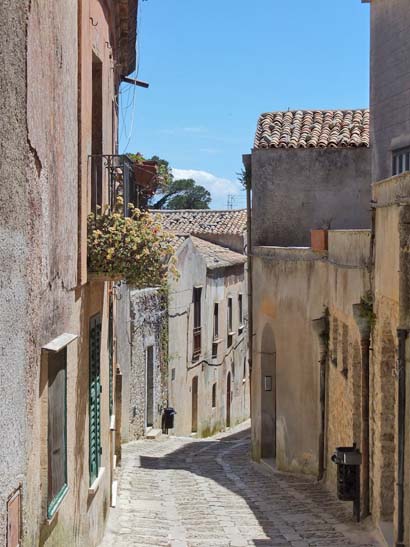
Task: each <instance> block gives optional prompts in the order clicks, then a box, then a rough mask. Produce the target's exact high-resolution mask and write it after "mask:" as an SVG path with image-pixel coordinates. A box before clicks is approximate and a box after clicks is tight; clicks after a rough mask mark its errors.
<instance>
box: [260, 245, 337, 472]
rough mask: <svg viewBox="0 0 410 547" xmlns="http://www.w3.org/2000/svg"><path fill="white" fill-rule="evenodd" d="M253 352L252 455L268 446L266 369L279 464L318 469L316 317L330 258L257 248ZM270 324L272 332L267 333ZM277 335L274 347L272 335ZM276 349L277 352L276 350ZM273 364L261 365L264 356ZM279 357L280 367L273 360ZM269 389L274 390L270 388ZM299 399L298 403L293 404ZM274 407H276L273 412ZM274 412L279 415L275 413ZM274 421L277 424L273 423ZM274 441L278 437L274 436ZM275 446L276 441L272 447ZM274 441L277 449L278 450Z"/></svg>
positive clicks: (321, 305)
mask: <svg viewBox="0 0 410 547" xmlns="http://www.w3.org/2000/svg"><path fill="white" fill-rule="evenodd" d="M254 255H255V258H254V260H253V277H254V286H253V287H254V293H253V302H254V332H255V333H256V336H255V338H254V355H253V370H252V390H253V393H252V401H253V404H254V405H255V406H256V408H255V406H254V408H253V412H252V420H253V421H252V436H253V456H254V458H256V459H259V458H261V457H262V456H270V457H272V455H273V453H272V452H264V450H266V449H264V450H263V447H264V446H266V438H264V437H266V435H269V434H270V427H269V425H268V424H267V419H268V416H266V415H265V416H264V408H263V406H262V407H259V405H260V404H261V403H260V402H261V401H262V400H263V397H264V391H265V386H264V377H263V376H264V375H267V376H273V377H275V376H276V389H275V386H274V388H273V390H274V391H273V393H272V397H273V398H275V394H276V405H274V409H273V411H274V417H273V420H272V421H273V424H275V422H276V428H275V429H276V462H277V465H278V468H279V469H281V470H288V471H300V472H304V473H310V474H316V473H317V470H318V442H319V440H318V439H319V365H318V362H319V360H320V354H319V343H318V340H317V337H316V335H315V334H314V333H313V328H312V320H314V319H318V318H320V317H322V316H323V313H324V304H325V302H324V299H323V294H324V292H325V291H326V287H327V271H326V264H324V263H323V261H322V260H321V256H320V255H315V254H314V253H312V252H311V251H309V250H300V251H291V250H288V249H281V248H266V247H265V248H254ZM266 329H269V333H270V334H269V337H264V336H263V334H264V332H266ZM270 337H271V338H273V340H274V351H273V347H271V345H270V344H269V338H270ZM272 353H274V355H272ZM266 355H269V356H270V362H271V363H272V365H271V369H270V370H269V369H266V368H265V371H262V367H263V364H264V363H263V360H264V356H266ZM274 361H276V370H275V366H274V364H273V363H274ZM269 394H270V393H269ZM296 402H297V404H295V403H296ZM275 408H276V413H275ZM275 414H276V416H275ZM273 427H275V426H274V425H273ZM272 442H273V443H274V438H272ZM271 448H272V447H271ZM274 448H275V447H273V451H274Z"/></svg>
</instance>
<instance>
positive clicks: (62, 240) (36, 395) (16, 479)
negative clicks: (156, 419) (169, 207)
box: [0, 0, 137, 546]
mask: <svg viewBox="0 0 410 547" xmlns="http://www.w3.org/2000/svg"><path fill="white" fill-rule="evenodd" d="M136 9H137V2H136V1H128V0H122V1H120V2H100V1H97V0H90V1H88V0H81V1H78V2H70V3H66V2H58V1H57V2H52V3H50V2H45V3H44V2H40V3H32V2H28V1H27V2H25V1H24V2H19V3H18V5H17V4H15V3H12V2H3V3H2V5H1V8H0V12H1V17H2V20H3V21H6V22H8V24H6V25H5V32H4V33H3V34H2V38H1V54H0V55H1V57H2V67H4V70H5V71H6V74H3V75H2V76H3V77H2V78H1V80H2V84H1V85H2V94H3V99H4V100H3V101H2V106H1V120H2V122H3V123H4V124H5V125H2V129H1V130H2V134H1V142H2V150H3V151H4V155H3V160H2V162H1V167H0V177H1V192H0V203H1V205H0V207H1V218H2V223H1V238H0V241H1V242H0V249H1V254H2V257H3V261H2V263H3V269H2V274H1V280H2V282H1V293H2V301H4V303H5V307H4V313H3V315H2V320H1V323H2V324H1V328H0V337H1V347H2V348H3V349H2V358H1V360H0V376H1V378H2V381H1V384H0V391H1V397H0V401H1V402H0V405H1V409H0V410H1V412H0V414H1V418H0V421H1V430H2V435H3V440H2V442H1V443H0V445H1V448H0V461H1V463H0V544H1V545H10V546H11V545H13V546H14V545H17V544H18V543H20V544H21V545H27V546H29V545H30V546H31V545H90V546H92V545H96V544H97V543H98V542H99V540H100V538H101V536H102V534H103V530H104V523H105V519H106V517H107V514H108V511H109V506H110V503H111V485H112V468H113V461H114V447H115V442H114V433H113V431H112V429H113V427H114V421H113V419H112V416H113V415H114V414H115V411H114V400H113V393H114V389H115V386H114V384H115V377H114V373H113V371H114V360H115V356H114V352H113V348H114V344H113V336H112V333H113V321H114V319H115V311H114V309H113V304H112V298H111V296H110V284H109V283H108V282H102V281H99V280H93V279H91V278H90V277H89V276H88V272H87V215H88V213H89V212H90V210H92V208H93V207H95V206H96V205H97V204H100V205H103V204H104V203H106V202H108V200H109V188H108V183H107V180H108V177H107V174H106V173H105V172H104V170H103V169H102V168H100V167H99V166H98V162H95V161H94V160H93V159H92V158H91V156H93V155H94V156H99V155H101V154H115V153H116V147H117V136H116V135H117V108H116V104H117V97H118V89H119V84H120V79H121V76H122V75H125V74H128V73H129V72H131V71H132V70H133V69H134V66H135V32H136ZM6 82H7V84H6ZM11 135H12V137H11ZM93 171H94V176H93ZM95 173H97V175H95ZM17 212H18V213H17Z"/></svg>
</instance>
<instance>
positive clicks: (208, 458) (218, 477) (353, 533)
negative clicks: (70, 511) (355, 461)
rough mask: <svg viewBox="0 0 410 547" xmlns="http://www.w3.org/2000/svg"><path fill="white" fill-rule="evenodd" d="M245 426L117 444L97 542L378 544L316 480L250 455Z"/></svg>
mask: <svg viewBox="0 0 410 547" xmlns="http://www.w3.org/2000/svg"><path fill="white" fill-rule="evenodd" d="M249 442H250V439H249V429H242V430H239V431H236V432H231V433H230V434H224V435H220V436H217V437H213V438H211V439H206V440H193V439H188V438H172V437H171V438H166V437H163V438H162V439H160V440H158V441H149V440H144V441H137V442H133V443H130V444H128V445H126V446H124V448H123V460H122V470H121V475H120V480H119V492H118V503H117V508H116V509H112V510H111V514H110V518H109V522H108V527H107V532H106V535H105V538H104V541H103V542H102V544H101V547H114V546H115V547H131V546H135V547H145V546H151V547H152V546H153V545H155V546H157V547H163V546H164V547H165V546H168V547H242V546H243V547H245V546H249V545H254V546H258V547H270V546H276V547H279V546H291V547H304V546H316V545H327V546H338V545H360V546H367V545H381V543H380V542H379V541H378V540H377V538H376V535H375V534H373V533H371V532H369V531H368V530H367V529H366V528H365V527H364V526H363V525H357V524H355V523H353V522H352V519H351V513H350V504H347V505H346V504H342V503H340V502H338V501H337V500H335V499H334V498H333V497H332V496H331V495H330V494H329V493H327V492H326V490H324V489H323V487H322V486H320V485H319V484H318V483H317V482H315V481H314V480H311V479H309V478H305V477H300V476H290V475H284V474H280V473H273V472H272V471H271V470H270V469H268V468H266V469H265V468H264V466H259V465H256V464H254V463H252V462H251V461H250V458H249Z"/></svg>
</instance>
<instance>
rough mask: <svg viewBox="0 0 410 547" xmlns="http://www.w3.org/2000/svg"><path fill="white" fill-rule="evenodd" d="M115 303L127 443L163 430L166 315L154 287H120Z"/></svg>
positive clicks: (123, 430) (161, 296)
mask: <svg viewBox="0 0 410 547" xmlns="http://www.w3.org/2000/svg"><path fill="white" fill-rule="evenodd" d="M120 291H121V292H120V293H119V294H120V298H119V300H118V303H117V310H118V316H117V320H118V326H119V329H118V332H117V355H118V363H119V364H120V367H121V374H122V396H121V397H122V419H121V438H122V441H123V442H129V441H133V440H136V439H139V438H140V437H144V436H146V435H148V436H150V435H151V434H155V435H157V434H158V433H159V432H160V431H161V430H162V416H163V409H164V408H165V407H166V406H167V400H168V397H167V390H168V361H167V353H168V350H167V347H166V346H167V344H168V337H167V334H168V323H167V322H168V313H167V301H166V297H165V296H164V294H163V293H162V292H161V291H160V290H159V289H156V288H152V289H140V290H137V289H133V288H132V287H129V286H128V285H122V287H121V289H120Z"/></svg>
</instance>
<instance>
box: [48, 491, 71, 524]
mask: <svg viewBox="0 0 410 547" xmlns="http://www.w3.org/2000/svg"><path fill="white" fill-rule="evenodd" d="M67 492H68V485H67V484H66V485H64V487H63V488H62V489H61V491H60V492H59V493H58V494H57V496H56V498H55V500H54V501H53V502H52V505H53V508H52V510H51V513H50V512H49V511H50V510H49V509H47V519H46V524H47V526H51V525H52V524H53V522H54V520H55V518H56V516H57V514H58V511H59V510H60V507H61V504H62V503H63V501H64V499H65V497H66V496H67Z"/></svg>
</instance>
